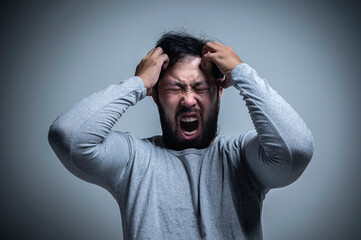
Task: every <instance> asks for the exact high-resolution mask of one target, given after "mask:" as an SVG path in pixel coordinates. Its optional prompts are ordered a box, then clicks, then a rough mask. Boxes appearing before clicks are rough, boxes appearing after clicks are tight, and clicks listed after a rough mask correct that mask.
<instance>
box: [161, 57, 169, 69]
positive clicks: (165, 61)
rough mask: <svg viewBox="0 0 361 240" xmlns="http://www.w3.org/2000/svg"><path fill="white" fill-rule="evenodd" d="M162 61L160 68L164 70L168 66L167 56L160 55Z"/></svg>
mask: <svg viewBox="0 0 361 240" xmlns="http://www.w3.org/2000/svg"><path fill="white" fill-rule="evenodd" d="M160 57H161V59H162V61H163V64H162V68H163V69H166V68H167V67H168V65H169V57H168V55H167V54H165V53H163V54H162V55H160Z"/></svg>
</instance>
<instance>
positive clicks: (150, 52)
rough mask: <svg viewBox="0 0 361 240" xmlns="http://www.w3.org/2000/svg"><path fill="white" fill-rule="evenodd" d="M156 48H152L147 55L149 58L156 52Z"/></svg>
mask: <svg viewBox="0 0 361 240" xmlns="http://www.w3.org/2000/svg"><path fill="white" fill-rule="evenodd" d="M154 50H155V48H152V49H151V50H150V51H149V52H148V53H147V55H146V56H147V57H148V56H150V55H151V54H152V53H153V52H154Z"/></svg>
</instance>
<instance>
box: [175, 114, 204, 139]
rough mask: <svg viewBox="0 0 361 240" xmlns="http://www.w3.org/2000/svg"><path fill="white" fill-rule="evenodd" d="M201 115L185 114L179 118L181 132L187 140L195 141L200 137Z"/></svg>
mask: <svg viewBox="0 0 361 240" xmlns="http://www.w3.org/2000/svg"><path fill="white" fill-rule="evenodd" d="M199 119H200V117H199V114H197V113H185V114H182V115H181V116H180V118H179V126H180V132H181V134H182V135H183V137H184V138H186V139H193V138H196V137H197V136H198V133H199V128H200V124H199V122H200V121H199Z"/></svg>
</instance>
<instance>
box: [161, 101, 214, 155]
mask: <svg viewBox="0 0 361 240" xmlns="http://www.w3.org/2000/svg"><path fill="white" fill-rule="evenodd" d="M219 103H220V102H219V101H218V95H217V101H216V102H215V103H214V104H213V105H212V106H211V108H210V109H209V112H208V116H207V119H206V120H204V117H203V114H202V113H201V112H200V111H198V110H194V109H193V108H187V107H183V108H181V109H180V110H179V111H178V112H177V113H176V114H175V116H167V114H166V112H165V111H164V107H163V106H162V104H161V103H160V102H159V100H158V111H159V118H160V122H161V126H162V131H163V142H164V144H165V145H166V146H167V148H169V149H173V150H183V149H186V148H197V149H202V148H206V147H208V146H209V145H210V144H211V143H212V141H213V140H214V138H215V137H216V136H217V134H218V113H219ZM191 112H198V113H199V114H200V117H201V122H200V123H199V124H201V130H200V134H199V135H198V137H197V138H195V139H191V140H186V139H182V138H181V137H180V136H179V131H178V129H179V128H180V126H179V123H178V121H177V117H178V116H179V115H180V114H183V113H191ZM171 117H173V120H172V119H171ZM172 126H174V128H173V127H172Z"/></svg>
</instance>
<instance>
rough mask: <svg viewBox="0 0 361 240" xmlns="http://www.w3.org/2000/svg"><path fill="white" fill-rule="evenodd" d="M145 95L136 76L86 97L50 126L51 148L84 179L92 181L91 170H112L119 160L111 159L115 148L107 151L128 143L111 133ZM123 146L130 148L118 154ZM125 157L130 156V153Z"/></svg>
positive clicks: (69, 167)
mask: <svg viewBox="0 0 361 240" xmlns="http://www.w3.org/2000/svg"><path fill="white" fill-rule="evenodd" d="M145 95H146V89H145V88H144V85H143V83H142V81H141V80H140V78H138V77H133V78H130V79H127V80H125V81H123V82H121V83H120V84H115V85H111V86H109V87H108V88H106V89H105V90H103V91H100V92H96V93H94V94H92V95H90V96H88V97H86V98H84V99H83V100H82V101H80V102H79V103H77V104H74V105H73V106H71V107H70V108H69V109H67V110H66V111H65V112H63V113H62V114H61V115H60V116H59V117H58V118H57V119H56V120H55V121H54V123H53V124H52V125H51V127H50V130H49V143H50V145H51V146H52V148H53V149H54V151H55V153H56V154H57V156H58V157H59V159H60V160H61V161H62V163H63V164H64V165H65V166H66V167H67V168H68V169H69V170H70V171H71V172H72V173H73V174H75V175H77V176H79V177H81V178H83V179H85V180H89V179H88V176H87V175H88V173H87V172H89V171H91V172H93V173H95V172H96V171H98V168H103V170H104V171H107V170H109V171H110V169H111V167H110V166H111V164H114V162H115V161H116V160H115V159H113V158H112V157H114V155H116V154H115V153H114V151H113V150H114V149H116V148H113V149H111V150H110V151H107V153H106V152H105V151H104V149H105V148H106V147H108V148H109V147H112V146H113V145H114V141H122V143H123V145H124V143H125V144H126V141H125V140H122V139H119V137H117V136H116V135H115V134H110V133H111V128H112V127H113V126H114V124H115V123H116V122H117V120H118V119H119V118H120V117H121V116H122V114H123V113H124V112H125V111H126V110H127V108H128V107H129V106H131V105H134V104H136V103H137V102H138V101H139V100H141V99H142V98H144V97H145ZM110 139H111V140H112V141H109V140H110ZM122 147H123V148H124V149H127V148H128V147H129V146H128V145H125V146H119V151H121V150H122V149H123V148H122ZM124 155H125V156H127V153H126V152H125V153H123V156H124ZM128 155H129V154H128ZM85 161H87V163H84V162H85ZM119 164H121V163H119ZM107 168H109V169H107Z"/></svg>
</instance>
